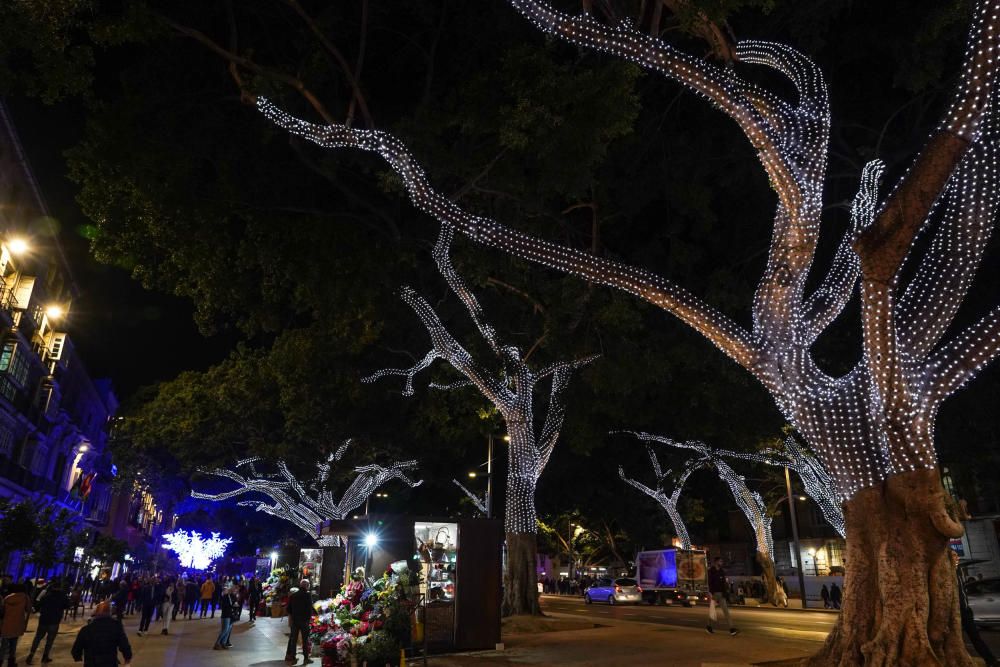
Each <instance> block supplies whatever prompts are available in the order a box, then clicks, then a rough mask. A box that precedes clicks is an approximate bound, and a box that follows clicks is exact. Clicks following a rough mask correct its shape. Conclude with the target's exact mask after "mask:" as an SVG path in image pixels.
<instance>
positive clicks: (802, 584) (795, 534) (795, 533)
mask: <svg viewBox="0 0 1000 667" xmlns="http://www.w3.org/2000/svg"><path fill="white" fill-rule="evenodd" d="M785 491H786V492H787V494H788V496H787V498H786V500H788V513H789V515H790V518H791V520H792V541H793V542H794V543H795V561H796V565H797V567H796V568H795V571H796V573H797V575H798V579H799V595H800V596H801V597H802V608H803V609H808V608H809V603H808V602H807V601H806V598H807V596H806V576H805V572H803V570H804V569H805V568H804V567H803V564H802V548H801V546H800V545H799V521H798V519H797V518H796V516H795V503H794V502H792V478H791V477H790V476H789V474H788V466H785ZM799 499H800V500H805V496H799Z"/></svg>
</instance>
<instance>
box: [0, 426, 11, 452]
mask: <svg viewBox="0 0 1000 667" xmlns="http://www.w3.org/2000/svg"><path fill="white" fill-rule="evenodd" d="M13 451H14V433H13V431H11V430H10V428H8V427H7V426H6V425H0V456H7V457H10V455H11V453H13Z"/></svg>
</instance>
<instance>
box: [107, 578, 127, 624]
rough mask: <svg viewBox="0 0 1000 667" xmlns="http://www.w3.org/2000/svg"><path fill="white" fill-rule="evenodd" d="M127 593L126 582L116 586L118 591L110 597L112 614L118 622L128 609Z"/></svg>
mask: <svg viewBox="0 0 1000 667" xmlns="http://www.w3.org/2000/svg"><path fill="white" fill-rule="evenodd" d="M129 593H130V591H129V583H128V582H127V581H123V582H121V583H120V584H118V590H117V591H116V592H115V594H114V595H113V596H112V597H111V609H112V610H113V611H112V613H113V614H114V617H115V618H116V619H117V620H118V621H121V620H122V617H123V616H124V615H125V609H126V608H127V607H128V596H129Z"/></svg>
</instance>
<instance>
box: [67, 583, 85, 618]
mask: <svg viewBox="0 0 1000 667" xmlns="http://www.w3.org/2000/svg"><path fill="white" fill-rule="evenodd" d="M82 603H83V588H82V587H81V586H80V584H76V585H75V586H73V592H72V593H70V595H69V608H70V609H72V610H73V620H74V621H75V620H76V612H77V611H79V609H80V605H81V604H82ZM68 614H69V610H67V615H68Z"/></svg>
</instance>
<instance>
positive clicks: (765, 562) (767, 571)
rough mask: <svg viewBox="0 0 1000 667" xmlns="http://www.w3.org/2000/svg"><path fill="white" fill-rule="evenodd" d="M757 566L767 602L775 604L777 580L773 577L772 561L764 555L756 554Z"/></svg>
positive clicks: (776, 599)
mask: <svg viewBox="0 0 1000 667" xmlns="http://www.w3.org/2000/svg"><path fill="white" fill-rule="evenodd" d="M757 564H758V565H760V569H761V576H762V577H763V578H764V588H765V590H766V591H767V602H768V603H769V604H777V601H778V580H777V578H776V577H775V575H774V560H773V559H772V558H771V557H770V556H768V555H767V554H766V553H763V552H761V551H758V552H757Z"/></svg>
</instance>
